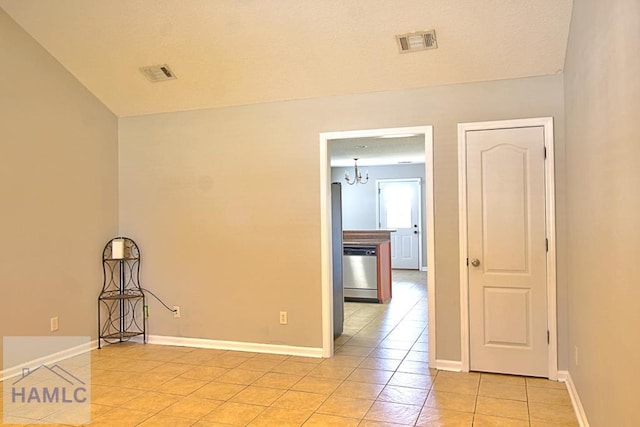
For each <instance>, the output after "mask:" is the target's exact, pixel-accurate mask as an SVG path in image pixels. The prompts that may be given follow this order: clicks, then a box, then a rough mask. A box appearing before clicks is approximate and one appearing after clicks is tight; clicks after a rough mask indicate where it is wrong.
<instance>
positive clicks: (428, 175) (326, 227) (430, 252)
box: [320, 126, 436, 366]
mask: <svg viewBox="0 0 640 427" xmlns="http://www.w3.org/2000/svg"><path fill="white" fill-rule="evenodd" d="M407 133H413V134H424V153H425V161H424V165H425V184H424V185H425V198H426V203H427V211H426V212H425V214H426V227H427V230H426V232H427V265H428V266H429V269H428V271H427V292H428V304H429V305H428V312H429V320H428V322H429V325H428V328H429V365H431V366H436V359H435V357H436V280H435V279H436V269H435V240H434V236H435V235H434V229H435V222H434V203H433V127H432V126H415V127H403V128H387V129H370V130H357V131H344V132H323V133H321V134H320V260H321V261H320V270H321V283H322V356H323V357H331V356H333V287H332V270H333V266H332V257H331V248H332V245H331V243H332V242H331V197H330V195H331V159H330V157H329V140H332V139H344V138H366V137H373V136H387V135H398V134H407Z"/></svg>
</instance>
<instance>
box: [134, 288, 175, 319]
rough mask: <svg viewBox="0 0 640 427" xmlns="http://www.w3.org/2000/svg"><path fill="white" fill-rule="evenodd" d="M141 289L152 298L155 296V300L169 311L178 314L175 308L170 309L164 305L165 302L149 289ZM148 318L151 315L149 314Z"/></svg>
mask: <svg viewBox="0 0 640 427" xmlns="http://www.w3.org/2000/svg"><path fill="white" fill-rule="evenodd" d="M140 289H142V290H143V291H144V292H148V293H149V294H150V295H151V296H153V297H154V298H155V299H157V300H158V301H160V304H162V305H164V307H165V308H166V309H167V310H169V311H170V312H172V313H176V312H177V311H178V310H174V309H173V308H170V307H169V306H168V305H167V304H165V303H164V301H162V300H161V299H160V298H159V297H158V296H157V295H156V294H154V293H153V292H151V291H150V290H149V289H146V288H143V287H140ZM147 317H149V313H147Z"/></svg>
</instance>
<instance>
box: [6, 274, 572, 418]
mask: <svg viewBox="0 0 640 427" xmlns="http://www.w3.org/2000/svg"><path fill="white" fill-rule="evenodd" d="M393 292H394V298H393V299H392V301H391V303H389V304H387V305H379V304H363V303H347V304H346V306H345V331H344V334H343V335H342V336H341V337H339V338H338V339H337V340H336V352H335V356H334V357H333V358H331V359H324V360H323V359H314V358H304V357H296V356H281V355H272V354H256V353H244V352H234V351H222V350H208V349H195V348H185V347H165V346H156V345H150V344H147V345H142V344H129V343H125V344H118V345H112V346H106V347H104V348H103V349H102V350H94V351H92V352H91V361H92V362H91V369H92V399H91V401H92V423H91V425H94V426H138V425H139V426H203V427H204V426H278V427H280V426H303V425H304V426H371V427H373V426H407V425H409V426H531V427H542V426H576V425H578V424H577V421H576V418H575V415H574V413H573V409H572V407H571V402H570V399H569V395H568V393H567V391H566V388H565V386H564V384H562V383H557V382H553V381H547V380H544V379H536V378H524V377H515V376H504V375H492V374H480V373H455V372H446V371H436V370H434V369H430V368H429V366H428V336H427V328H426V326H427V322H426V319H427V315H426V309H427V303H426V297H427V296H426V273H420V272H410V271H394V284H393ZM0 411H1V409H0Z"/></svg>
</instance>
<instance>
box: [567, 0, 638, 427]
mask: <svg viewBox="0 0 640 427" xmlns="http://www.w3.org/2000/svg"><path fill="white" fill-rule="evenodd" d="M638 17H640V3H639V2H638V1H637V0H611V1H607V2H603V1H598V0H578V1H576V2H575V5H574V9H573V20H572V23H571V33H570V38H569V46H568V50H567V60H566V71H565V101H566V127H567V147H566V148H567V153H566V154H567V236H568V241H567V249H568V251H567V252H568V268H567V276H568V283H569V314H568V316H569V325H570V344H569V354H570V365H569V371H570V373H571V376H572V378H573V380H574V382H575V384H576V388H577V390H578V394H579V396H580V399H581V401H582V403H583V405H584V408H585V411H586V414H587V417H588V420H589V423H590V425H591V426H593V427H598V426H637V425H640V413H639V412H638V409H637V403H638V393H637V387H638V382H639V381H640V365H639V364H638V355H639V354H640V340H638V336H639V334H638V326H639V325H640V308H639V307H640V305H639V303H640V270H639V269H638V265H639V261H638V258H639V257H640V214H639V212H640V190H639V186H640V168H639V167H638V159H640V131H638V123H639V121H640V83H639V82H640V78H639V76H640V55H639V52H640V20H639V18H638ZM576 347H577V349H578V361H577V363H576V360H575V357H574V351H575V348H576Z"/></svg>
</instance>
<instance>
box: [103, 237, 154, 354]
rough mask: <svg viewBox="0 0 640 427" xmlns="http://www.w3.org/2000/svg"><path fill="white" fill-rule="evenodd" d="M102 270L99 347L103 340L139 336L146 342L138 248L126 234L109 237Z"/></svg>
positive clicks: (114, 340) (115, 341) (118, 339)
mask: <svg viewBox="0 0 640 427" xmlns="http://www.w3.org/2000/svg"><path fill="white" fill-rule="evenodd" d="M114 242H115V243H114ZM114 245H115V246H116V248H115V250H114ZM102 269H103V273H104V282H103V284H102V292H100V296H99V297H98V348H101V344H102V340H104V341H105V342H108V343H110V344H113V343H117V342H123V341H129V340H130V339H131V338H133V337H136V336H139V335H142V339H143V342H145V343H146V342H147V330H146V322H145V308H146V305H147V303H146V297H145V294H144V292H143V291H142V288H141V287H140V251H139V250H138V246H137V245H136V243H135V242H134V241H133V240H131V239H129V238H128V237H116V238H114V239H111V240H110V241H109V242H108V243H107V245H106V246H105V247H104V250H103V251H102Z"/></svg>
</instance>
